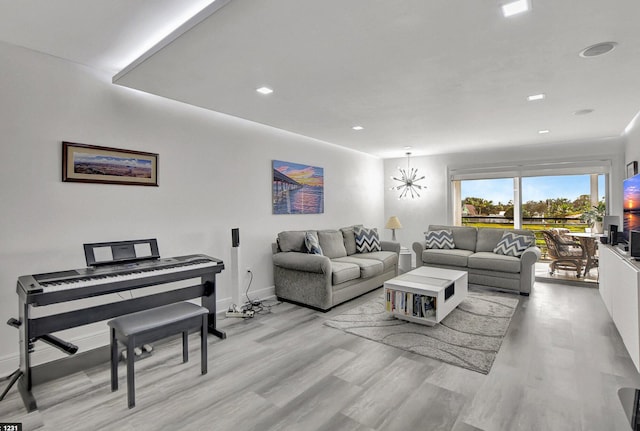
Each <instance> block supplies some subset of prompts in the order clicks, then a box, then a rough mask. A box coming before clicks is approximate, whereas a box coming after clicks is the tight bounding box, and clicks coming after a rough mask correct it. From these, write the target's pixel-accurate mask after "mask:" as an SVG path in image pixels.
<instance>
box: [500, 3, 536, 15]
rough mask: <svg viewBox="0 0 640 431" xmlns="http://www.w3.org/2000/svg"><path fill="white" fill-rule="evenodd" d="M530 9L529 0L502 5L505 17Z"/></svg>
mask: <svg viewBox="0 0 640 431" xmlns="http://www.w3.org/2000/svg"><path fill="white" fill-rule="evenodd" d="M529 9H530V4H529V0H517V1H513V2H511V3H507V4H504V5H502V15H504V16H505V18H507V17H510V16H512V15H516V14H519V13H522V12H526V11H528V10H529Z"/></svg>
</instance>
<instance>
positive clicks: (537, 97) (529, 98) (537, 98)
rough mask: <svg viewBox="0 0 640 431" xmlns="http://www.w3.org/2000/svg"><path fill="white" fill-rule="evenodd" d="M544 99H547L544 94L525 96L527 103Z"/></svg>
mask: <svg viewBox="0 0 640 431" xmlns="http://www.w3.org/2000/svg"><path fill="white" fill-rule="evenodd" d="M545 97H547V96H546V95H545V94H544V93H540V94H532V95H531V96H527V100H528V101H529V102H533V101H534V100H542V99H544V98H545Z"/></svg>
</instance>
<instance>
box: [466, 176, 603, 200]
mask: <svg viewBox="0 0 640 431" xmlns="http://www.w3.org/2000/svg"><path fill="white" fill-rule="evenodd" d="M590 187H591V182H590V176H589V175H559V176H547V177H525V178H523V179H522V201H523V202H528V201H544V200H546V199H557V198H567V199H569V200H570V201H573V200H575V199H576V198H578V197H579V196H580V195H588V194H590ZM461 193H462V196H461V197H462V200H464V199H466V198H468V197H477V198H483V199H486V200H489V201H493V203H495V204H497V203H503V204H506V203H507V202H509V201H512V200H513V178H498V179H490V180H466V181H462V184H461ZM604 195H605V189H604V175H599V176H598V197H599V198H600V199H602V197H603V196H604Z"/></svg>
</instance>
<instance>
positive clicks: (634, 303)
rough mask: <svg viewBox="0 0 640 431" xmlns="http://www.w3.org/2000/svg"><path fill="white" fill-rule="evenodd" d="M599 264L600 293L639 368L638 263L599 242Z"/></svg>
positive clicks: (639, 270)
mask: <svg viewBox="0 0 640 431" xmlns="http://www.w3.org/2000/svg"><path fill="white" fill-rule="evenodd" d="M599 265H600V270H599V271H600V280H599V281H600V296H602V300H603V301H604V304H605V306H606V307H607V310H608V311H609V314H610V315H611V318H612V319H613V322H614V323H615V325H616V328H618V332H619V333H620V336H621V337H622V341H623V342H624V345H625V347H626V348H627V351H628V352H629V355H630V356H631V359H632V360H633V363H634V364H635V366H636V369H638V371H640V263H639V262H637V261H635V260H634V259H631V258H629V257H628V255H627V254H626V253H624V252H623V251H621V250H620V249H619V248H617V247H612V246H606V245H602V244H601V246H600V264H599Z"/></svg>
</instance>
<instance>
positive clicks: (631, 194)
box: [622, 174, 640, 242]
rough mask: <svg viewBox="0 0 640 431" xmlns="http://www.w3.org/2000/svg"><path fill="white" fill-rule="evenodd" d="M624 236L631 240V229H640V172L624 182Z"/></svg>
mask: <svg viewBox="0 0 640 431" xmlns="http://www.w3.org/2000/svg"><path fill="white" fill-rule="evenodd" d="M622 198H623V202H624V209H623V214H622V218H623V227H624V237H625V239H626V240H627V242H628V241H629V231H632V230H640V174H638V175H634V176H633V177H631V178H627V179H626V180H624V184H623V196H622Z"/></svg>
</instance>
